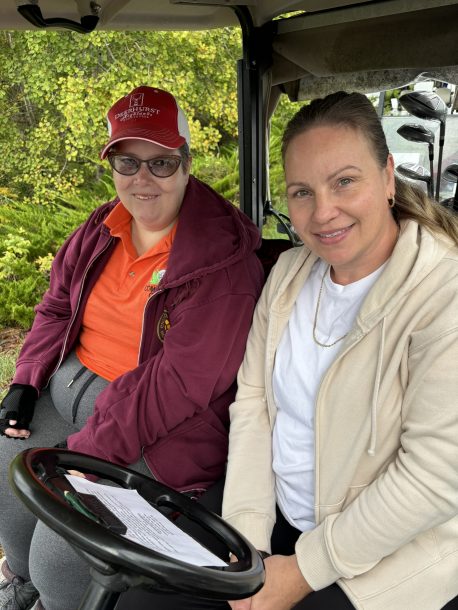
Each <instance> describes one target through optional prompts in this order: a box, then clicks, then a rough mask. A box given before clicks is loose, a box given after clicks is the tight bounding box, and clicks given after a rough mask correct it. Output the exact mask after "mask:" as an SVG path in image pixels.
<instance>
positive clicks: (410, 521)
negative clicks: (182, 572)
mask: <svg viewBox="0 0 458 610" xmlns="http://www.w3.org/2000/svg"><path fill="white" fill-rule="evenodd" d="M315 260H316V257H315V256H314V255H313V254H312V253H310V251H309V250H307V249H306V248H304V247H302V248H295V249H293V250H289V251H287V252H285V253H284V254H282V255H281V257H280V258H279V260H278V263H277V265H276V266H275V268H274V269H273V271H272V273H271V274H270V276H269V279H268V281H267V284H266V286H265V288H264V291H263V294H262V296H261V298H260V301H259V303H258V306H257V308H256V312H255V316H254V320H253V326H252V329H251V332H250V335H249V338H248V343H247V350H246V354H245V359H244V362H243V364H242V367H241V369H240V371H239V376H238V387H239V390H238V393H237V397H236V402H235V403H233V404H232V406H231V428H230V443H229V461H228V470H227V479H226V489H225V496H224V504H223V517H224V518H225V519H227V520H228V521H229V523H231V525H233V526H234V527H235V528H237V529H238V530H239V531H240V532H242V533H243V534H244V535H245V536H246V537H247V538H248V539H250V540H251V542H252V543H253V544H254V545H255V546H256V548H258V549H260V550H269V549H270V536H271V532H272V528H273V525H274V522H275V492H274V483H275V481H274V475H273V472H272V468H271V463H272V445H271V442H272V430H273V427H274V423H275V415H276V407H275V404H274V400H273V392H272V371H273V364H274V359H275V350H276V348H277V346H278V343H279V341H280V338H281V335H282V332H283V329H284V328H285V326H286V324H287V323H288V318H289V315H290V313H291V311H292V308H293V306H294V302H295V300H296V297H297V295H298V293H299V291H300V289H301V287H302V286H303V284H304V281H305V280H306V278H307V276H308V274H309V272H310V270H311V268H312V266H313V263H314V262H315ZM315 434H316V437H315V439H316V443H315V460H316V462H315V467H316V481H315V503H316V505H315V517H316V523H317V526H316V527H315V529H313V530H310V531H308V532H304V533H303V534H302V535H301V536H300V538H299V540H298V542H297V544H296V553H297V559H298V562H299V566H300V569H301V571H302V573H303V575H304V577H305V579H306V580H307V582H308V583H309V584H310V586H311V587H312V588H313V589H315V590H319V589H322V588H324V587H326V586H328V585H330V584H331V583H333V582H336V581H337V582H338V584H339V585H340V586H341V587H342V589H343V590H344V591H345V593H346V595H347V596H348V597H349V599H350V600H351V602H352V603H353V605H354V606H355V607H356V608H357V609H360V610H363V609H364V610H382V609H383V610H409V609H411V610H439V609H440V608H442V606H443V605H444V604H445V603H446V602H447V601H449V600H450V599H452V598H453V597H454V596H456V595H457V594H458V516H457V515H458V248H456V247H454V246H453V245H452V244H451V242H450V241H448V240H447V239H446V238H444V237H438V236H433V235H432V234H431V233H430V232H429V231H428V230H426V229H424V228H422V227H419V226H418V224H417V223H415V222H413V221H404V222H403V223H402V230H401V234H400V237H399V240H398V243H397V244H396V247H395V249H394V251H393V254H392V256H391V258H390V260H389V261H388V263H387V265H386V268H385V269H384V271H383V273H382V275H381V276H380V278H379V279H378V281H377V282H376V283H375V285H374V286H373V288H372V289H371V291H370V292H369V294H368V295H367V297H366V299H365V301H364V303H363V305H362V307H361V310H360V312H359V314H358V317H357V320H356V323H355V325H354V327H353V329H352V331H351V332H350V333H349V334H348V335H347V337H346V339H345V340H344V343H343V346H342V350H341V352H340V354H339V356H338V357H337V359H336V360H335V361H334V363H333V364H332V365H331V367H330V368H329V370H328V372H327V373H326V375H325V376H324V378H323V380H322V382H321V386H320V389H319V392H318V396H317V402H316V418H315Z"/></svg>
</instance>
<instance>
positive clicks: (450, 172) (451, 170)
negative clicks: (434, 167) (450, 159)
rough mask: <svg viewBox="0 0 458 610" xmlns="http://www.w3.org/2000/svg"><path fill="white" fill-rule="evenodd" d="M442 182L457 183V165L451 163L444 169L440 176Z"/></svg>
mask: <svg viewBox="0 0 458 610" xmlns="http://www.w3.org/2000/svg"><path fill="white" fill-rule="evenodd" d="M442 177H443V178H444V180H447V181H448V182H458V163H452V164H451V165H448V166H447V167H446V168H445V169H444V173H443V174H442Z"/></svg>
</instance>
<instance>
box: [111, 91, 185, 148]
mask: <svg viewBox="0 0 458 610" xmlns="http://www.w3.org/2000/svg"><path fill="white" fill-rule="evenodd" d="M107 122H108V135H109V137H110V139H109V141H108V143H107V144H106V146H105V147H104V148H103V150H102V152H101V153H100V158H101V159H105V157H106V156H107V154H108V151H109V150H110V148H111V147H112V146H113V144H116V142H121V141H122V140H132V139H133V140H146V141H148V142H153V143H154V144H159V145H160V146H164V147H165V148H180V146H183V144H185V143H187V144H188V145H189V142H190V134H189V126H188V121H187V120H186V117H185V115H184V112H183V111H182V110H181V108H180V107H179V106H178V104H177V101H176V99H175V98H174V97H173V95H172V94H171V93H168V92H167V91H163V90H162V89H157V88H156V87H146V86H142V87H137V88H136V89H134V90H133V91H131V92H130V93H129V94H128V95H125V96H124V97H122V98H121V99H120V100H118V101H117V102H116V103H115V104H113V106H112V107H111V108H110V110H109V111H108V114H107Z"/></svg>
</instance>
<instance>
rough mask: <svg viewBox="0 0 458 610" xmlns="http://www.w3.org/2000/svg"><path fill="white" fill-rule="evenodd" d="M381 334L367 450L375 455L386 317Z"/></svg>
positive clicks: (383, 320)
mask: <svg viewBox="0 0 458 610" xmlns="http://www.w3.org/2000/svg"><path fill="white" fill-rule="evenodd" d="M380 335H381V336H380V346H379V350H378V357H377V369H376V373H375V382H374V392H373V394H372V404H371V438H370V443H369V449H368V450H367V453H368V454H369V455H372V456H373V455H375V446H376V443H377V402H378V395H379V390H380V378H381V376H382V364H383V350H384V348H385V318H383V319H382V324H381V327H380Z"/></svg>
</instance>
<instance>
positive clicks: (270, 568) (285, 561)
mask: <svg viewBox="0 0 458 610" xmlns="http://www.w3.org/2000/svg"><path fill="white" fill-rule="evenodd" d="M264 566H265V569H266V581H265V583H264V586H263V588H262V589H261V590H260V591H259V592H258V593H256V595H254V596H253V597H250V598H248V599H242V600H238V601H231V602H229V605H230V607H231V608H232V610H290V609H291V608H293V607H294V606H295V605H296V604H297V603H298V602H300V601H301V599H304V597H306V596H307V595H308V594H309V593H311V592H312V589H311V588H310V586H309V584H308V583H307V581H306V580H305V578H304V577H303V576H302V573H301V571H300V570H299V566H298V564H297V560H296V555H291V556H288V557H286V556H284V555H273V556H272V557H268V558H267V559H266V560H265V561H264Z"/></svg>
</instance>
